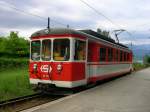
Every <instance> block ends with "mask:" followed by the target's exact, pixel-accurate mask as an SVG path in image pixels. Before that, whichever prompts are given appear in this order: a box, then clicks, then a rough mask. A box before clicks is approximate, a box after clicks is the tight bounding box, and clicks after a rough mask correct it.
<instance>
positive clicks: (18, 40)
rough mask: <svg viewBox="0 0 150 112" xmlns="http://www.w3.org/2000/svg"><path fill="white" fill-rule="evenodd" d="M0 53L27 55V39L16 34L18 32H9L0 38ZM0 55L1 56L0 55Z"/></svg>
mask: <svg viewBox="0 0 150 112" xmlns="http://www.w3.org/2000/svg"><path fill="white" fill-rule="evenodd" d="M0 47H1V49H0V53H1V54H2V55H3V56H7V57H20V56H28V55H29V41H28V40H25V39H24V38H22V37H19V36H18V32H10V35H9V36H8V37H6V38H0ZM2 55H1V56H2Z"/></svg>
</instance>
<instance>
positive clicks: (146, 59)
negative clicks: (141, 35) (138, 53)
mask: <svg viewBox="0 0 150 112" xmlns="http://www.w3.org/2000/svg"><path fill="white" fill-rule="evenodd" d="M143 63H144V64H145V65H147V66H149V65H150V56H149V55H145V56H144V59H143Z"/></svg>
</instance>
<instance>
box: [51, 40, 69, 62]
mask: <svg viewBox="0 0 150 112" xmlns="http://www.w3.org/2000/svg"><path fill="white" fill-rule="evenodd" d="M69 57H70V41H69V39H55V40H54V48H53V59H54V60H55V61H68V60H69Z"/></svg>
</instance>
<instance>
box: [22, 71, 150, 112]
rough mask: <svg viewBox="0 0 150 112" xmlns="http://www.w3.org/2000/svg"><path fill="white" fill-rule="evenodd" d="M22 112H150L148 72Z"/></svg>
mask: <svg viewBox="0 0 150 112" xmlns="http://www.w3.org/2000/svg"><path fill="white" fill-rule="evenodd" d="M23 112H150V68H147V69H145V70H141V71H139V72H135V73H132V74H131V75H126V76H123V77H120V78H117V79H115V80H112V81H109V82H106V83H103V84H100V85H99V86H97V87H95V88H92V89H89V90H86V91H83V92H81V93H78V94H74V95H72V96H68V97H65V98H62V99H59V100H57V101H54V102H50V103H47V104H44V105H41V106H37V107H34V108H32V109H28V110H25V111H23Z"/></svg>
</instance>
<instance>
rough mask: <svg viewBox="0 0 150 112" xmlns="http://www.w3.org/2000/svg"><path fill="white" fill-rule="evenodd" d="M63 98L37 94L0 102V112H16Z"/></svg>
mask: <svg viewBox="0 0 150 112" xmlns="http://www.w3.org/2000/svg"><path fill="white" fill-rule="evenodd" d="M62 97H65V95H48V94H42V93H37V94H33V95H29V96H24V97H19V98H15V99H11V100H7V101H3V102H0V112H18V111H21V110H25V109H29V108H31V107H35V106H38V105H41V104H44V103H47V102H50V101H54V100H57V99H59V98H62Z"/></svg>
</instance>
